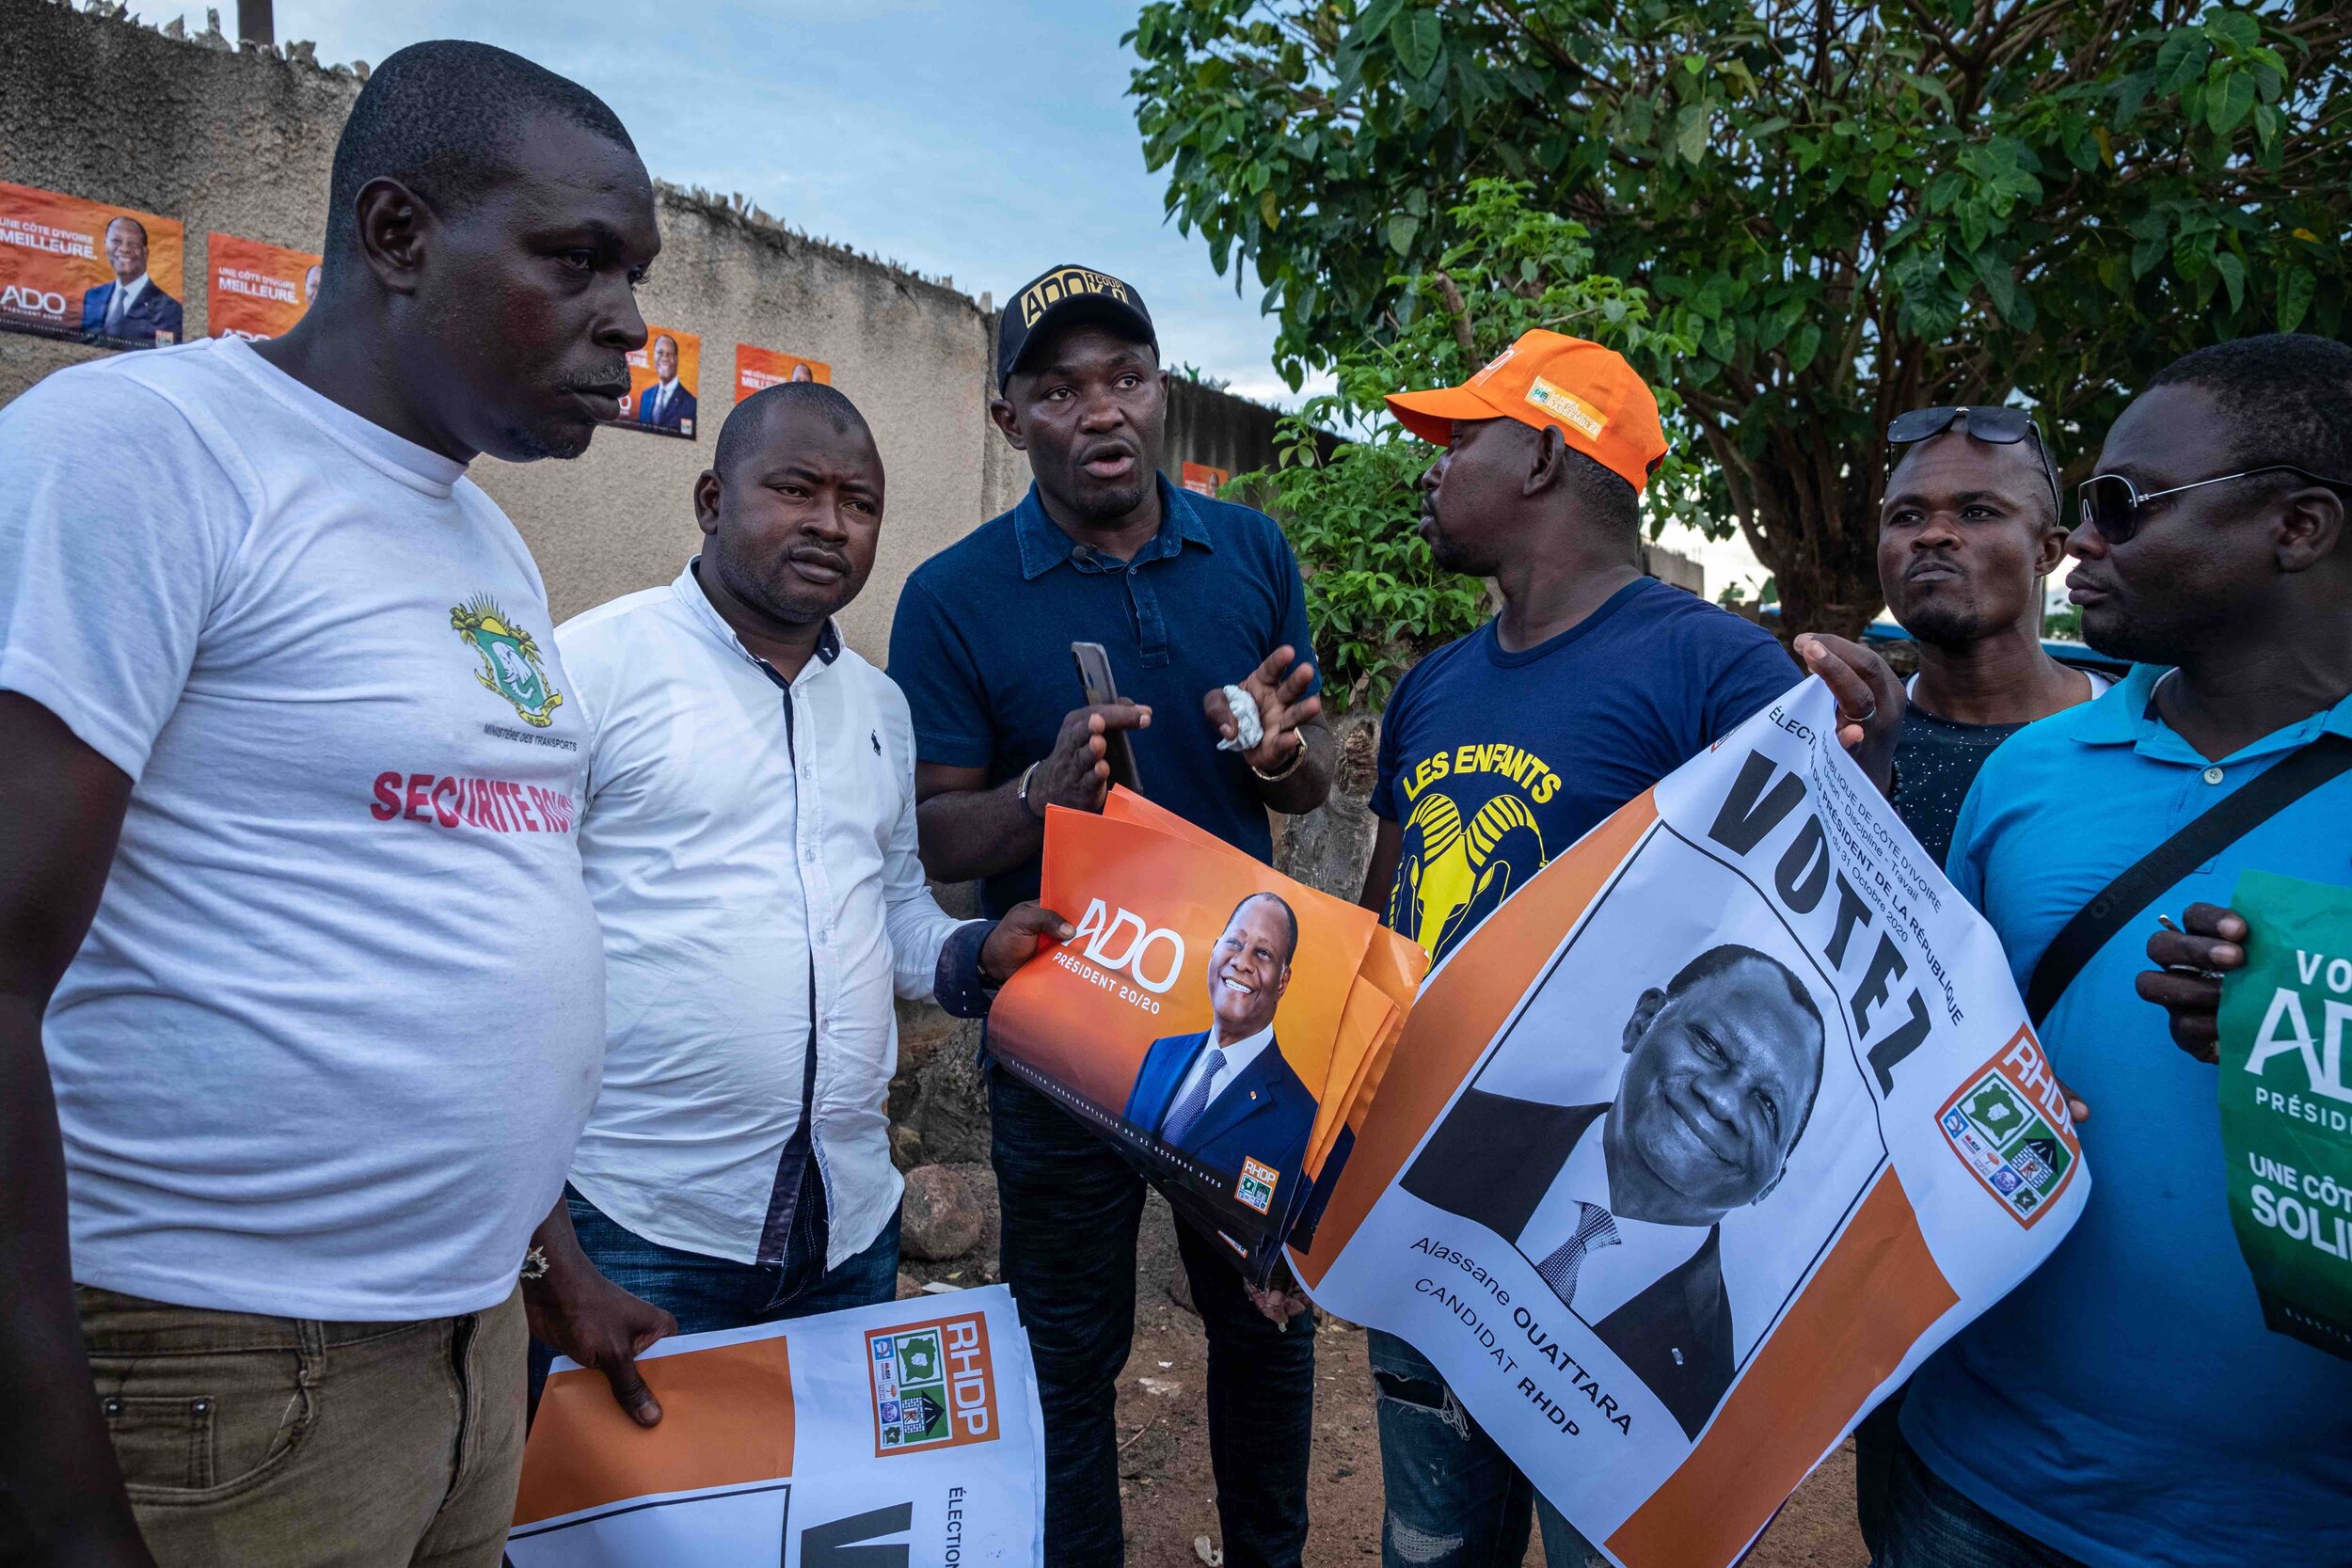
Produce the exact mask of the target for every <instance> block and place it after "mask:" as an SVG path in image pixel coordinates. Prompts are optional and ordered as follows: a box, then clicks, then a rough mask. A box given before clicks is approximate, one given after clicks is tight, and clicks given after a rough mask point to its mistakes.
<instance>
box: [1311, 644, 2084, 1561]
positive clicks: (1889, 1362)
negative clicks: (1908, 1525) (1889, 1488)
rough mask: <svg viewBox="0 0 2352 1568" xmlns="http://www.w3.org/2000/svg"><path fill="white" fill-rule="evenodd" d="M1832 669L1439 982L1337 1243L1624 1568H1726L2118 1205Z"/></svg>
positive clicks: (1418, 1015) (1347, 1174)
mask: <svg viewBox="0 0 2352 1568" xmlns="http://www.w3.org/2000/svg"><path fill="white" fill-rule="evenodd" d="M2089 1192H2090V1169H2089V1166H2088V1164H2087V1162H2086V1161H2085V1159H2084V1157H2083V1149H2082V1145H2081V1142H2080V1140H2079V1138H2078V1137H2077V1135H2076V1132H2075V1130H2074V1126H2073V1125H2072V1122H2071V1120H2070V1118H2069V1116H2068V1113H2067V1107H2066V1101H2065V1096H2064V1094H2063V1092H2062V1091H2061V1090H2060V1088H2059V1086H2058V1081H2057V1079H2056V1078H2055V1077H2054V1076H2053V1074H2052V1072H2051V1069H2050V1066H2049V1064H2048V1062H2047V1061H2046V1060H2045V1059H2044V1057H2043V1056H2042V1050H2041V1045H2040V1042H2039V1041H2038V1040H2037V1039H2036V1038H2035V1036H2034V1032H2033V1030H2032V1028H2031V1026H2030V1025H2029V1024H2028V1023H2027V1022H2026V1010H2025V1006H2024V1004H2023V1002H2022V1001H2021V1000H2020V999H2019V997H2018V995H2017V991H2016V989H2015V986H2014V985H2013V983H2012V982H2011V980H2010V973H2009V967H2008V964H2007V961H2006V959H2005V958H2003V956H2002V952H2001V949H2000V945H1999V943H1998V942H1997V941H1996V940H1995V938H1994V935H1993V932H1992V930H1991V928H1990V927H1987V926H1986V925H1985V924H1984V922H1983V921H1982V920H1981V919H1979V917H1978V915H1977V914H1976V912H1975V911H1973V910H1972V909H1970V908H1969V907H1968V905H1967V904H1966V903H1965V901H1964V900H1963V899H1962V898H1961V897H1960V896H1959V895H1958V894H1956V893H1955V892H1954V891H1953V889H1952V888H1951V886H1950V885H1949V884H1948V883H1947V882H1946V881H1945V880H1944V878H1943V876H1942V874H1941V872H1940V871H1939V870H1938V869H1937V868H1936V866H1935V865H1934V863H1933V862H1932V861H1931V859H1930V857H1928V856H1927V855H1926V854H1925V853H1924V852H1923V851H1922V850H1921V849H1920V848H1919V847H1918V846H1917V844H1916V843H1915V841H1914V840H1913V839H1912V838H1911V836H1910V834H1909V833H1908V832H1906V831H1905V830H1904V828H1903V827H1902V824H1901V822H1900V820H1899V818H1898V817H1897V816H1895V814H1894V812H1893V810H1892V808H1890V807H1889V806H1888V805H1887V804H1886V802H1885V800H1883V799H1882V798H1881V796H1880V795H1879V793H1878V791H1877V790H1876V788H1875V787H1873V786H1872V785H1871V784H1870V783H1869V782H1868V780H1867V778H1866V777H1865V776H1864V775H1863V773H1862V772H1861V770H1860V769H1859V768H1856V767H1855V765H1854V764H1853V762H1852V760H1851V758H1849V757H1848V756H1847V755H1846V753H1845V752H1844V751H1843V750H1842V749H1840V747H1839V746H1838V745H1837V742H1836V719H1835V714H1834V708H1833V705H1832V702H1831V699H1830V697H1829V694H1828V692H1827V690H1826V689H1824V688H1823V687H1822V686H1821V685H1820V683H1819V682H1818V681H1808V682H1806V683H1805V684H1804V685H1803V686H1801V687H1799V688H1798V689H1795V690H1793V691H1791V692H1790V693H1789V694H1788V696H1787V697H1786V698H1784V699H1782V700H1781V701H1780V702H1778V703H1775V704H1773V705H1772V706H1771V707H1770V708H1769V709H1768V710H1767V711H1766V712H1764V713H1761V714H1758V715H1757V716H1756V718H1754V719H1752V720H1751V721H1749V722H1748V723H1747V724H1745V725H1743V726H1742V727H1741V728H1740V730H1738V731H1737V732H1735V733H1734V734H1733V735H1732V736H1729V737H1727V738H1725V739H1724V740H1723V741H1721V742H1719V743H1718V744H1717V746H1716V747H1715V748H1714V749H1713V750H1711V751H1709V752H1706V753H1703V754H1702V755H1700V756H1699V757H1697V758H1695V759H1693V760H1692V762H1690V763H1688V764H1687V765H1685V766H1684V767H1683V768H1680V769H1679V770H1677V772H1675V773H1674V774H1672V775H1670V776H1669V777H1668V778H1667V779H1665V780H1664V781H1662V782H1661V783H1660V784H1658V786H1657V787H1656V788H1655V789H1654V790H1652V791H1651V792H1649V793H1648V794H1645V795H1644V796H1642V797H1641V798H1639V799H1638V800H1634V801H1632V802H1631V803H1629V804H1628V805H1627V806H1625V807H1624V808H1623V809H1621V810H1620V811H1619V812H1617V813H1616V815H1614V816H1612V817H1610V818H1609V819H1608V820H1607V821H1606V822H1604V823H1602V824H1601V825H1600V826H1599V827H1597V828H1596V829H1595V830H1593V832H1591V833H1589V834H1587V835H1586V836H1585V837H1584V838H1583V839H1582V840H1581V841H1580V842H1579V843H1578V844H1576V845H1575V846H1574V847H1571V848H1569V849H1568V850H1567V851H1566V852H1565V853H1564V854H1562V855H1560V856H1559V857H1558V858H1556V859H1555V860H1553V861H1552V862H1551V863H1549V865H1548V866H1546V867H1545V869H1544V870H1543V871H1542V872H1540V873H1539V874H1538V875H1536V876H1535V877H1534V879H1531V880H1530V881H1529V882H1528V884H1527V885H1526V886H1525V887H1524V888H1522V889H1521V890H1520V891H1519V892H1518V893H1517V894H1515V895H1513V896H1512V897H1511V898H1510V899H1509V901H1507V902H1505V903H1503V904H1502V906H1501V907H1500V908H1499V909H1497V910H1496V911H1495V912H1494V913H1492V914H1491V915H1489V916H1487V918H1486V921H1485V922H1484V924H1482V925H1481V926H1479V927H1477V929H1476V930H1475V931H1473V932H1472V933H1471V934H1470V936H1469V937H1468V938H1466V939H1465V940H1464V941H1463V942H1461V943H1460V945H1459V946H1457V947H1456V948H1454V950H1453V951H1452V952H1451V953H1450V954H1449V955H1448V957H1447V959H1446V961H1445V962H1444V964H1442V965H1441V966H1440V967H1439V968H1438V971H1437V972H1436V974H1433V975H1432V976H1431V978H1430V980H1429V982H1428V984H1427V986H1426V987H1425V988H1424V990H1423V991H1422V995H1421V997H1420V999H1419V1001H1418V1003H1417V1004H1416V1005H1415V1006H1414V1008H1413V1010H1412V1014H1411V1017H1410V1019H1409V1020H1408V1021H1407V1022H1406V1026H1405V1030H1404V1036H1403V1038H1402V1039H1401V1040H1400V1041H1399V1043H1398V1044H1397V1046H1396V1049H1395V1051H1394V1053H1393V1054H1392V1056H1391V1059H1390V1060H1389V1062H1388V1064H1387V1069H1386V1074H1385V1077H1384V1078H1383V1080H1382V1082H1381V1083H1380V1084H1379V1085H1378V1087H1377V1089H1376V1091H1375V1093H1374V1095H1373V1096H1372V1098H1371V1101H1370V1104H1369V1108H1368V1112H1367V1114H1366V1115H1365V1116H1364V1117H1363V1119H1362V1123H1361V1126H1360V1128H1359V1131H1358V1132H1357V1135H1356V1138H1355V1141H1354V1149H1353V1154H1352V1156H1351V1158H1350V1159H1349V1161H1348V1163H1347V1165H1346V1167H1345V1169H1344V1170H1343V1172H1342V1173H1341V1174H1340V1176H1339V1177H1338V1180H1337V1182H1336V1185H1335V1190H1334V1191H1333V1192H1332V1194H1331V1196H1330V1198H1329V1201H1328V1204H1327V1208H1326V1210H1325V1212H1324V1214H1323V1218H1322V1223H1321V1225H1320V1227H1319V1228H1318V1230H1317V1232H1316V1233H1315V1234H1314V1235H1313V1237H1312V1238H1311V1243H1310V1244H1307V1245H1306V1246H1304V1247H1303V1248H1301V1249H1298V1250H1295V1251H1294V1253H1293V1255H1292V1258H1293V1262H1294V1265H1295V1268H1296V1270H1297V1273H1298V1275H1299V1277H1300V1279H1301V1280H1302V1281H1304V1282H1305V1284H1306V1285H1307V1287H1308V1289H1309V1290H1310V1291H1311V1294H1312V1295H1313V1297H1314V1299H1315V1300H1316V1301H1317V1302H1318V1303H1320V1304H1321V1305H1323V1306H1324V1307H1327V1308H1328V1309H1329V1310H1331V1311H1333V1312H1336V1313H1338V1314H1339V1315H1341V1316H1342V1317H1344V1318H1347V1319H1349V1320H1350V1321H1352V1322H1356V1323H1364V1324H1367V1325H1369V1326H1372V1327H1375V1328H1381V1329H1386V1330H1388V1331H1390V1332H1391V1333H1394V1334H1397V1335H1400V1336H1401V1337H1403V1338H1406V1340H1408V1341H1410V1342H1411V1343H1412V1344H1413V1345H1414V1346H1415V1347H1416V1348H1417V1349H1418V1350H1419V1351H1420V1352H1421V1353H1422V1354H1423V1355H1425V1356H1427V1357H1428V1358H1429V1359H1430V1361H1431V1362H1432V1363H1433V1364H1434V1365H1435V1366H1436V1367H1437V1368H1438V1370H1439V1371H1440V1372H1441V1373H1442V1374H1443V1375H1444V1377H1445V1379H1446V1382H1447V1384H1448V1385H1449V1386H1451V1387H1452V1388H1453V1389H1454V1393H1455V1395H1456V1396H1457V1397H1458V1398H1459V1399H1460V1400H1461V1401H1462V1402H1463V1404H1464V1406H1465V1407H1466V1408H1467V1409H1468V1410H1469V1412H1470V1415H1471V1416H1472V1417H1473V1418H1476V1420H1477V1421H1478V1422H1479V1424H1480V1425H1481V1426H1482V1427H1483V1428H1484V1429H1485V1430H1486V1432H1487V1433H1489V1434H1491V1435H1492V1436H1493V1437H1494V1439H1495V1441H1496V1442H1497V1443H1499V1444H1500V1445H1501V1446H1502V1449H1503V1450H1504V1451H1505V1452H1506V1453H1508V1454H1509V1455H1510V1456H1511V1458H1512V1459H1513V1461H1514V1462H1515V1463H1517V1464H1518V1466H1519V1467H1520V1468H1521V1469H1522V1470H1523V1471H1525V1472H1526V1474H1527V1476H1528V1477H1529V1479H1530V1480H1531V1481H1533V1482H1534V1484H1535V1485H1536V1487H1538V1488H1539V1489H1540V1490H1541V1491H1542V1492H1543V1493H1544V1494H1545V1496H1546V1497H1549V1499H1550V1500H1551V1501H1552V1502H1553V1503H1554V1504H1555V1505H1557V1506H1558V1507H1559V1508H1560V1510H1561V1512H1562V1513H1564V1514H1565V1515H1566V1516H1567V1518H1568V1520H1569V1521H1570V1522H1571V1523H1572V1524H1574V1525H1575V1526H1576V1527H1577V1528H1579V1529H1580V1530H1581V1531H1582V1532H1583V1533H1584V1535H1585V1536H1586V1538H1587V1539H1589V1540H1591V1541H1594V1542H1596V1543H1598V1544H1600V1545H1601V1546H1602V1548H1603V1550H1604V1551H1605V1552H1606V1553H1607V1554H1608V1556H1609V1557H1610V1559H1611V1560H1613V1561H1615V1562H1619V1563H1625V1564H1629V1565H1633V1568H1693V1565H1697V1568H1707V1565H1721V1564H1728V1563H1731V1562H1733V1561H1735V1560H1737V1559H1738V1558H1739V1557H1740V1554H1741V1553H1742V1552H1743V1551H1745V1550H1746V1548H1747V1547H1748V1545H1749V1544H1750V1543H1751V1542H1752V1541H1753V1540H1754V1538H1755V1537H1756V1533H1757V1532H1758V1531H1760V1530H1761V1529H1762V1528H1764V1526H1765V1525H1766V1524H1767V1523H1768V1522H1770V1520H1771V1518H1772V1513H1773V1512H1774V1511H1775V1510H1777V1509H1778V1508H1779V1506H1780V1505H1781V1503H1782V1502H1783V1501H1785V1500H1786V1499H1787V1497H1788V1494H1789V1493H1790V1492H1791V1491H1793V1490H1794V1489H1795V1487H1796V1485H1797V1483H1798V1482H1799V1481H1802V1480H1803V1479H1804V1476H1805V1475H1806V1474H1807V1473H1808V1472H1809V1471H1810V1470H1811V1469H1812V1468H1813V1466H1814V1465H1817V1464H1818V1463H1820V1460H1821V1458H1822V1457H1823V1456H1824V1455H1825V1454H1827V1453H1828V1452H1830V1451H1831V1450H1832V1449H1835V1448H1836V1445H1837V1443H1838V1442H1839V1441H1840V1440H1841V1439H1842V1438H1843V1436H1844V1435H1845V1433H1847V1431H1849V1430H1850V1429H1851V1426H1852V1425H1853V1424H1854V1422H1855V1421H1856V1420H1858V1419H1859V1418H1861V1416H1862V1415H1863V1414H1865V1413H1866V1412H1867V1410H1868V1408H1869V1407H1870V1405H1871V1404H1872V1403H1873V1402H1876V1401H1877V1400H1878V1399H1880V1398H1882V1397H1883V1396H1884V1394H1886V1393H1887V1392H1889V1391H1891V1390H1892V1389H1894V1388H1896V1387H1898V1386H1900V1385H1901V1383H1902V1381H1903V1380H1904V1379H1905V1378H1906V1377H1908V1376H1909V1375H1910V1373H1911V1371H1912V1370H1913V1369H1914V1368H1915V1367H1916V1366H1917V1365H1918V1364H1919V1362H1920V1361H1921V1360H1922V1359H1924V1358H1925V1357H1926V1356H1927V1355H1928V1354H1930V1353H1931V1351H1933V1350H1934V1349H1935V1348H1936V1347H1937V1346H1938V1345H1940V1344H1941V1343H1943V1342H1944V1340H1946V1339H1947V1338H1950V1336H1951V1335H1952V1334H1953V1333H1954V1332H1955V1331H1957V1330H1958V1329H1959V1328H1960V1327H1961V1325H1963V1323H1966V1322H1967V1321H1968V1320H1969V1319H1970V1318H1972V1317H1974V1316H1976V1315H1977V1314H1978V1313H1979V1312H1981V1311H1983V1310H1984V1309H1985V1308H1986V1307H1989V1306H1991V1305H1992V1304H1993V1303H1994V1301H1996V1300H1998V1299H1999V1298H2000V1296H2001V1295H2003V1294H2004V1293H2005V1292H2007V1291H2009V1290H2010V1288H2011V1287H2012V1286H2014V1285H2015V1284H2016V1283H2017V1282H2018V1281H2019V1280H2020V1279H2022V1278H2023V1277H2024V1276H2025V1275H2026V1274H2027V1273H2028V1272H2030V1271H2031V1270H2032V1269H2033V1268H2034V1267H2035V1266H2036V1265H2037V1264H2038V1263H2039V1262H2040V1261H2041V1260H2042V1259H2043V1258H2044V1257H2046V1256H2047V1255H2048V1254H2049V1252H2050V1250H2051V1249H2052V1248H2053V1247H2055V1246H2056V1245H2057V1244H2058V1241H2059V1239H2060V1238H2061V1237H2063V1236H2064V1235H2065V1234H2066V1232H2067V1230H2068V1228H2069V1227H2071V1226H2072V1225H2073V1224H2074V1220H2075V1218H2076V1217H2077V1216H2078V1215H2079V1214H2080V1213H2081V1212H2082V1207H2083V1204H2084V1202H2085V1200H2086V1198H2087V1197H2088V1195H2089Z"/></svg>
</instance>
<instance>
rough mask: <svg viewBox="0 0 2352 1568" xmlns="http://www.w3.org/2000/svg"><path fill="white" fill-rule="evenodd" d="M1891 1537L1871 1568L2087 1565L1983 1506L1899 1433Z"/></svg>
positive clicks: (1890, 1498)
mask: <svg viewBox="0 0 2352 1568" xmlns="http://www.w3.org/2000/svg"><path fill="white" fill-rule="evenodd" d="M1896 1442H1897V1444H1898V1448H1897V1451H1896V1453H1895V1462H1894V1472H1893V1477H1892V1484H1891V1485H1890V1486H1889V1488H1888V1493H1887V1498H1886V1515H1885V1522H1884V1528H1885V1531H1886V1536H1885V1539H1884V1541H1883V1542H1882V1543H1881V1544H1880V1546H1879V1548H1878V1551H1877V1553H1876V1554H1875V1555H1873V1556H1872V1557H1871V1559H1870V1564H1871V1568H2082V1564H2080V1563H2079V1562H2077V1561H2075V1560H2074V1559H2073V1558H2071V1557H2068V1556H2066V1555H2065V1554H2064V1553H2062V1552H2055V1551H2052V1550H2051V1549H2050V1548H2049V1547H2047V1546H2044V1545H2042V1544H2041V1543H2040V1542H2038V1541H2036V1540H2034V1539H2033V1537H2031V1536H2029V1535H2027V1534H2026V1532H2025V1531H2023V1530H2021V1529H2019V1528H2016V1527H2015V1526H2013V1525H2010V1524H2009V1523H2007V1522H2005V1521H2004V1520H2002V1519H2000V1518H1999V1517H1998V1516H1996V1515H1994V1513H1991V1512H1990V1511H1988V1510H1986V1509H1983V1508H1979V1506H1978V1505H1977V1504H1976V1503H1975V1502H1973V1501H1971V1500H1970V1499H1969V1498H1968V1497H1966V1496H1964V1495H1963V1493H1962V1492H1961V1491H1960V1489H1959V1488H1958V1487H1955V1486H1953V1485H1951V1484H1950V1483H1948V1482H1947V1481H1945V1480H1944V1479H1943V1478H1942V1477H1941V1476H1939V1475H1937V1474H1936V1473H1935V1472H1934V1471H1933V1470H1931V1469H1929V1468H1928V1466H1927V1464H1926V1462H1925V1461H1923V1460H1922V1459H1921V1458H1920V1457H1919V1456H1918V1454H1917V1453H1916V1452H1915V1451H1914V1450H1913V1449H1912V1447H1911V1445H1910V1444H1909V1443H1905V1442H1903V1441H1902V1440H1901V1434H1900V1433H1897V1434H1896Z"/></svg>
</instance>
